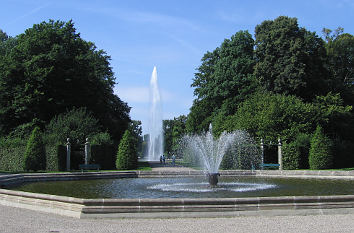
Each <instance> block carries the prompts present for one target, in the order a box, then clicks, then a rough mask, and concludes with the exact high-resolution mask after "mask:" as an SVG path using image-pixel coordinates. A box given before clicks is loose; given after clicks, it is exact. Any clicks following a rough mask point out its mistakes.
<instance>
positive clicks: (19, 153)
mask: <svg viewBox="0 0 354 233" xmlns="http://www.w3.org/2000/svg"><path fill="white" fill-rule="evenodd" d="M25 150H26V141H25V140H23V139H21V138H1V139H0V170H2V171H9V172H19V171H23V160H24V151H25Z"/></svg>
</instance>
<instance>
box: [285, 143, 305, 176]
mask: <svg viewBox="0 0 354 233" xmlns="http://www.w3.org/2000/svg"><path fill="white" fill-rule="evenodd" d="M282 153H283V168H284V169H285V170H295V169H299V168H300V160H301V159H300V156H301V153H300V150H299V147H298V146H297V145H296V142H292V143H284V144H283V147H282Z"/></svg>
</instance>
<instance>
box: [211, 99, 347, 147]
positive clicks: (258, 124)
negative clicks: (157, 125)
mask: <svg viewBox="0 0 354 233" xmlns="http://www.w3.org/2000/svg"><path fill="white" fill-rule="evenodd" d="M324 99H326V100H327V101H323V100H324ZM329 100H331V103H330V101H329ZM350 110H351V106H344V105H343V101H341V99H340V97H339V95H332V94H328V95H327V96H323V97H318V98H317V102H316V103H305V102H304V101H303V100H301V99H300V98H298V97H296V96H287V95H281V94H271V93H257V94H256V95H254V96H253V97H252V98H249V99H247V100H246V101H244V102H243V103H242V104H240V106H239V108H238V110H237V112H236V114H234V115H231V116H223V115H222V114H218V115H217V116H216V117H215V119H214V121H213V131H214V133H216V134H220V133H221V132H222V131H225V130H226V131H231V130H236V129H242V130H246V131H247V132H249V133H250V134H251V135H253V136H255V137H257V138H263V139H266V140H270V141H276V140H277V138H279V137H280V138H282V139H283V140H288V141H294V140H295V139H296V137H297V135H298V134H300V133H308V134H311V133H312V132H313V131H314V129H315V127H316V125H317V124H322V125H324V126H327V128H328V130H330V126H331V125H332V124H333V123H334V121H335V120H336V119H337V117H339V116H343V115H345V114H348V112H349V111H350Z"/></svg>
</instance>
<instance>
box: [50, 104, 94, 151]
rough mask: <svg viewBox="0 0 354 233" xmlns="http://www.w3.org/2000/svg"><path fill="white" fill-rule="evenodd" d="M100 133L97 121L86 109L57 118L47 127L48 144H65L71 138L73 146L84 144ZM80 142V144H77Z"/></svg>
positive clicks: (76, 109)
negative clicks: (87, 139)
mask: <svg viewBox="0 0 354 233" xmlns="http://www.w3.org/2000/svg"><path fill="white" fill-rule="evenodd" d="M99 132H100V125H99V122H98V120H97V119H95V118H94V117H93V116H92V114H91V113H90V112H89V111H87V110H86V108H73V109H72V110H70V111H68V112H66V113H62V114H59V115H58V116H55V117H54V118H53V119H52V120H51V121H50V122H49V124H48V125H47V126H46V132H45V133H46V143H49V144H57V143H65V142H66V139H67V138H70V142H71V143H72V144H75V143H76V144H80V143H81V144H82V143H84V142H85V141H86V138H87V137H89V138H91V137H92V136H93V135H95V134H97V133H99ZM77 142H78V143H77Z"/></svg>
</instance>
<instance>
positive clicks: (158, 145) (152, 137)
mask: <svg viewBox="0 0 354 233" xmlns="http://www.w3.org/2000/svg"><path fill="white" fill-rule="evenodd" d="M150 103H151V106H150V121H149V123H150V124H149V131H148V133H149V149H148V156H147V158H148V161H158V160H159V159H160V156H161V155H162V154H163V132H162V107H161V96H160V90H159V86H158V83H157V71H156V66H155V67H154V70H153V71H152V75H151V80H150Z"/></svg>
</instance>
